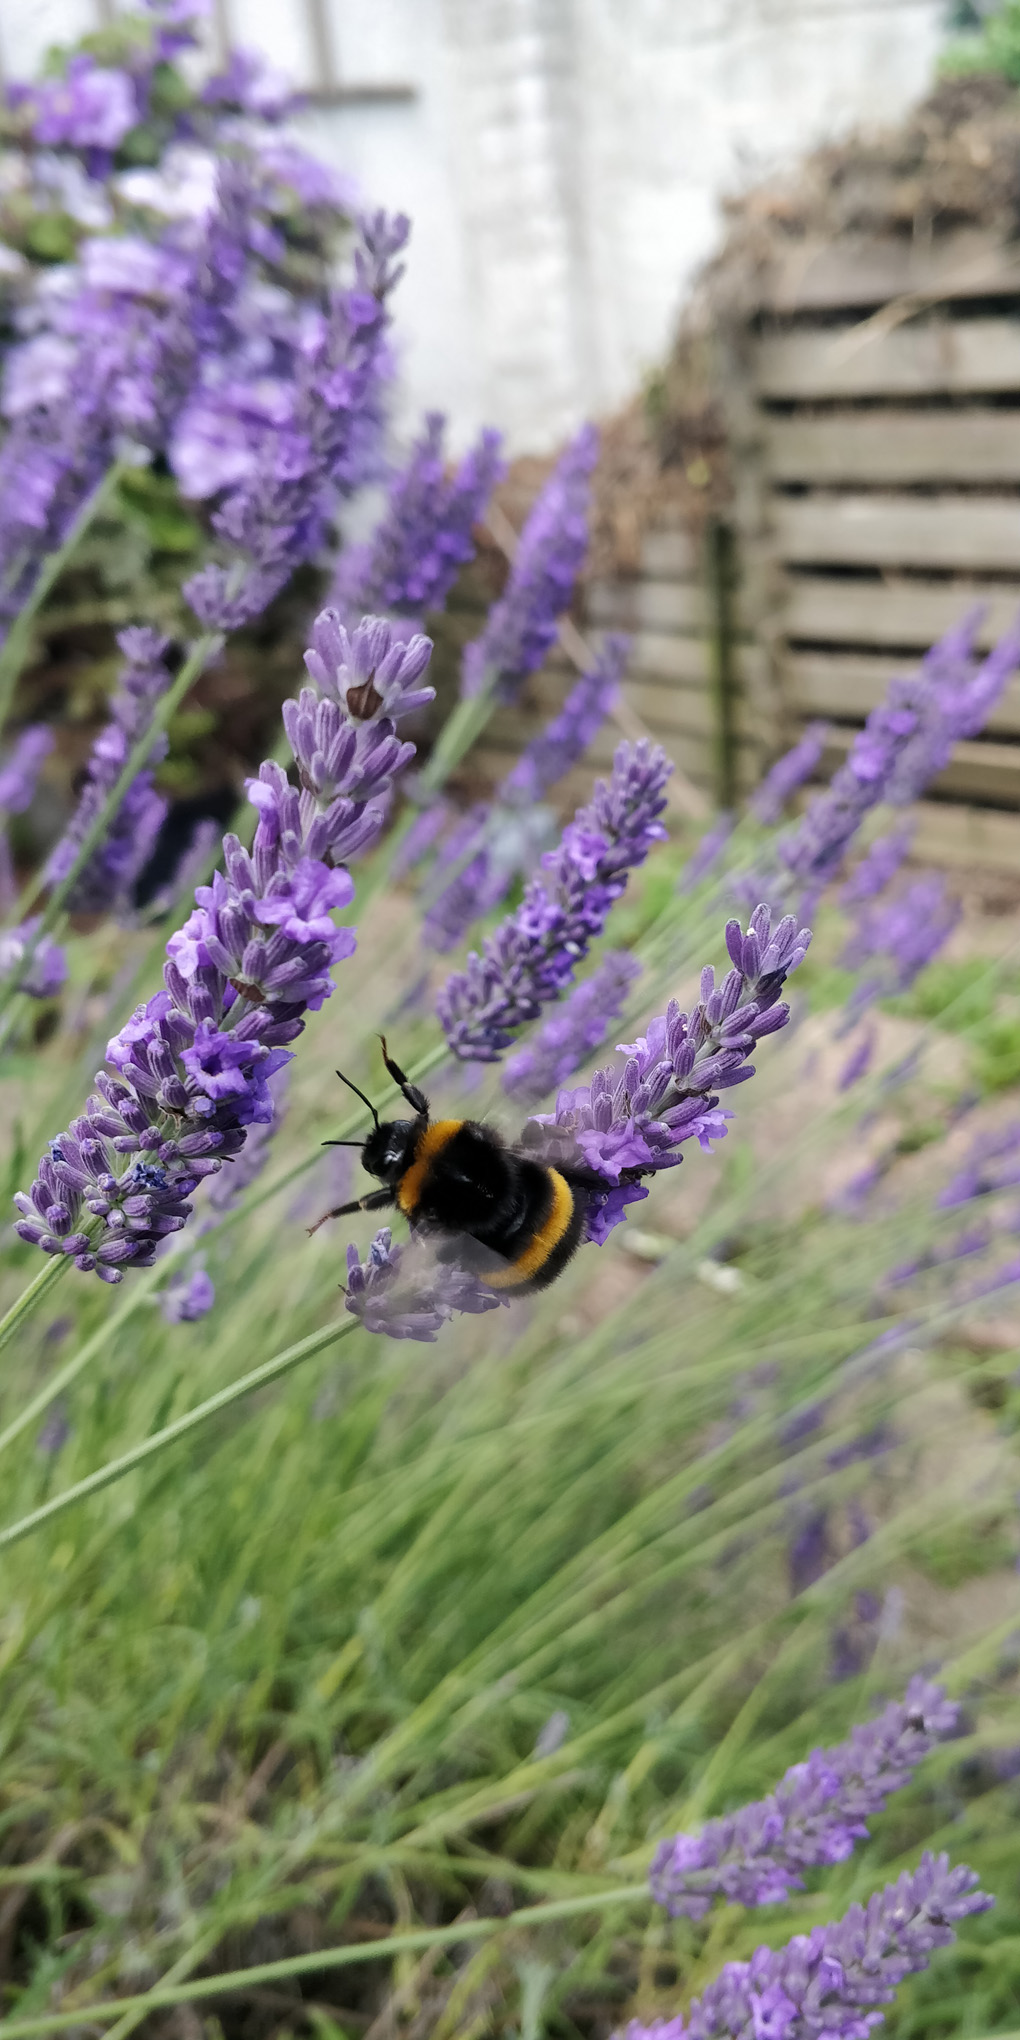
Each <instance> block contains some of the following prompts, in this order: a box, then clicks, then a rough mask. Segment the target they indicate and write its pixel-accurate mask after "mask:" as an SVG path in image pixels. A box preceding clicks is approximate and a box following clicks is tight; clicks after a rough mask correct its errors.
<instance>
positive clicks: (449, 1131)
mask: <svg viewBox="0 0 1020 2040" xmlns="http://www.w3.org/2000/svg"><path fill="white" fill-rule="evenodd" d="M463 1124H464V1121H463V1120H462V1119H432V1120H430V1121H429V1124H428V1126H427V1127H426V1128H425V1131H424V1133H423V1134H422V1137H421V1139H420V1141H419V1142H418V1145H417V1147H416V1148H415V1151H414V1160H413V1162H412V1163H411V1166H410V1168H409V1169H405V1170H404V1173H403V1175H402V1176H401V1178H400V1181H399V1183H398V1184H397V1203H398V1204H399V1206H400V1209H401V1211H402V1212H403V1214H404V1217H405V1218H413V1217H414V1214H415V1212H416V1211H417V1209H418V1205H419V1203H420V1202H421V1193H422V1191H423V1189H424V1188H425V1178H426V1176H427V1175H428V1172H429V1169H430V1167H431V1165H432V1163H433V1162H434V1161H435V1159H436V1156H437V1155H441V1154H442V1152H443V1149H444V1147H448V1146H449V1143H450V1141H451V1140H452V1139H453V1136H454V1134H455V1133H459V1132H460V1129H461V1127H462V1126H463Z"/></svg>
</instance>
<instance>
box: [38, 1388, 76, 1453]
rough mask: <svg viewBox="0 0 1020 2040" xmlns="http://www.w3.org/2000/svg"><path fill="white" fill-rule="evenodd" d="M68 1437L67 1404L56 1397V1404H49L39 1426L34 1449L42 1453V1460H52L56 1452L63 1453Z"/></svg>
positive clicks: (69, 1428)
mask: <svg viewBox="0 0 1020 2040" xmlns="http://www.w3.org/2000/svg"><path fill="white" fill-rule="evenodd" d="M70 1436H71V1425H70V1421H69V1418H68V1415H67V1404H66V1403H65V1402H64V1401H63V1399H62V1397H60V1396H58V1397H57V1400H56V1402H54V1403H51V1404H50V1407H49V1409H48V1411H47V1413H46V1416H45V1418H44V1420H43V1422H42V1424H41V1425H40V1426H39V1431H38V1434H37V1436H36V1441H35V1449H36V1451H37V1452H41V1453H42V1455H43V1458H44V1459H53V1458H55V1457H56V1455H57V1453H58V1452H62V1451H63V1449H64V1446H65V1445H66V1444H67V1441H68V1439H69V1437H70Z"/></svg>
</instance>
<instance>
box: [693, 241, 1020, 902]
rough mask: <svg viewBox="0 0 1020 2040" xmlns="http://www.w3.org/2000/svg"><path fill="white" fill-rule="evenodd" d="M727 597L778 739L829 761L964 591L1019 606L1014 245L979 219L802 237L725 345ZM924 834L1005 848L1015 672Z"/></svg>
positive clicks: (962, 845)
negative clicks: (949, 230)
mask: <svg viewBox="0 0 1020 2040" xmlns="http://www.w3.org/2000/svg"><path fill="white" fill-rule="evenodd" d="M723 352H724V362H725V372H724V382H725V385H726V396H725V403H726V408H727V412H728V417H729V429H730V438H731V450H732V455H733V471H734V474H735V476H736V479H737V500H736V506H735V523H736V529H737V534H738V543H739V549H740V553H741V558H742V566H743V575H744V588H743V596H742V604H743V615H744V619H745V621H746V623H747V624H748V626H749V627H750V628H751V630H752V631H753V634H754V636H755V638H756V640H757V643H758V646H759V648H760V656H761V660H762V665H761V667H760V669H759V670H758V687H757V708H758V715H757V729H758V734H759V737H760V738H761V737H762V736H764V734H765V733H766V732H767V731H768V729H769V725H770V724H771V726H772V741H771V745H770V748H771V749H772V751H773V752H775V751H778V750H779V749H781V748H782V746H783V745H784V744H785V743H787V742H789V741H792V740H793V739H794V738H795V737H796V735H797V734H798V732H799V731H800V729H801V728H802V727H803V725H804V723H805V722H806V721H807V720H809V719H810V718H813V717H816V716H824V717H826V718H829V719H831V721H832V724H833V735H832V743H831V747H830V751H829V755H828V757H827V759H826V760H825V761H824V762H825V765H826V766H827V767H830V768H831V766H832V765H833V764H835V763H836V762H837V759H838V757H839V755H840V754H841V753H842V752H845V750H846V748H847V746H848V745H849V743H850V742H851V741H852V737H853V732H854V730H855V729H857V728H859V727H860V724H861V722H862V721H863V719H864V717H865V715H866V714H867V713H868V711H869V710H870V709H871V708H873V707H874V706H875V704H876V703H877V702H878V701H879V700H880V698H881V696H882V694H883V691H884V689H885V686H886V684H887V682H888V680H889V678H890V677H891V676H892V675H893V674H894V673H896V672H901V671H904V670H909V668H910V666H912V665H913V664H915V663H916V661H917V659H918V657H919V656H920V655H921V654H922V653H923V652H924V651H925V650H926V649H927V647H928V646H929V645H930V644H931V643H932V641H933V640H934V639H936V638H938V637H939V636H941V634H942V633H943V632H944V631H946V630H947V629H949V627H950V626H951V625H952V624H954V623H955V622H957V621H958V619H959V618H960V617H961V616H962V615H963V614H964V612H965V611H966V610H967V609H968V608H970V607H971V606H972V605H973V604H977V603H984V604H986V605H987V613H986V616H985V619H984V622H983V624H982V627H981V638H980V641H981V643H982V644H983V645H985V646H987V645H990V644H991V643H993V642H994V640H995V639H996V637H998V636H999V635H1000V634H1001V633H1002V632H1003V631H1004V630H1005V629H1006V628H1007V626H1008V625H1009V624H1010V623H1011V622H1013V620H1014V619H1015V618H1016V616H1017V612H1018V610H1020V251H1018V249H1017V248H1016V246H1014V245H1003V244H1002V243H1001V242H999V241H996V240H995V239H993V238H992V237H991V236H990V235H985V234H982V233H980V232H977V231H968V232H966V233H964V232H961V233H958V234H955V235H944V236H943V237H942V238H941V239H940V240H938V241H934V242H932V243H930V244H929V245H928V246H927V247H926V248H920V249H919V248H917V247H916V246H915V245H912V244H911V243H909V242H908V241H907V240H906V239H903V240H896V239H894V238H893V237H891V236H890V237H889V238H888V239H883V240H874V241H869V240H865V239H860V240H856V241H854V242H850V243H848V242H847V241H846V240H845V239H844V240H841V241H838V242H836V243H827V244H821V245H816V246H813V247H812V246H810V245H803V246H801V247H800V248H798V249H797V251H796V253H795V254H791V255H790V256H789V257H788V258H787V259H786V260H785V262H784V263H783V264H781V265H777V266H775V267H774V268H773V271H772V275H771V280H770V282H769V285H768V288H767V290H763V291H762V292H761V294H760V296H759V300H758V302H757V303H756V304H754V305H753V306H752V307H751V308H750V309H749V311H748V313H747V315H746V318H745V319H744V320H743V322H742V323H741V324H739V325H736V326H733V325H731V326H730V328H729V329H728V338H727V344H726V345H725V347H724V350H723ZM917 847H918V851H919V852H920V853H921V854H923V855H924V856H925V857H929V858H933V859H935V860H938V861H943V862H973V863H981V864H986V865H998V866H1000V867H1003V866H1005V867H1012V868H1015V869H1020V680H1013V681H1012V682H1011V683H1010V685H1009V686H1008V688H1007V690H1006V692H1005V694H1004V696H1003V698H1002V700H1001V702H1000V704H999V707H998V708H997V709H996V711H995V712H994V714H993V715H992V717H991V718H990V721H989V723H988V726H987V730H986V732H985V734H984V735H982V736H981V737H980V738H978V739H976V740H974V741H969V742H962V743H960V744H959V745H958V747H957V750H956V752H955V754H954V757H953V760H952V762H951V764H950V765H949V767H948V769H947V770H946V771H945V772H944V773H943V774H942V775H941V776H940V778H939V779H938V780H937V781H936V783H935V785H934V786H933V788H932V798H931V799H930V800H926V801H925V802H924V803H923V804H922V809H921V822H920V828H919V837H918V845H917Z"/></svg>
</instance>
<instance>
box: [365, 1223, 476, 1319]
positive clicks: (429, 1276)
mask: <svg viewBox="0 0 1020 2040" xmlns="http://www.w3.org/2000/svg"><path fill="white" fill-rule="evenodd" d="M508 1302H509V1298H508V1297H505V1296H497V1295H496V1294H495V1292H494V1291H493V1290H491V1289H486V1288H484V1286H483V1285H482V1283H481V1282H480V1281H479V1280H478V1278H477V1276H475V1275H471V1274H469V1273H468V1271H467V1270H466V1269H464V1268H459V1267H458V1266H457V1265H456V1264H455V1263H453V1262H440V1261H436V1260H434V1259H433V1258H432V1257H431V1256H429V1255H428V1252H427V1248H426V1247H425V1244H424V1242H421V1241H414V1242H412V1244H411V1246H410V1247H395V1246H394V1245H393V1244H392V1238H391V1234H390V1230H389V1227H388V1226H384V1227H383V1229H382V1231H381V1232H377V1233H376V1236H375V1238H374V1240H373V1241H372V1244H371V1246H370V1247H369V1250H368V1259H367V1261H364V1262H362V1261H361V1260H360V1259H359V1257H358V1249H357V1247H355V1246H349V1247H348V1249H347V1309H348V1310H349V1311H351V1312H353V1314H354V1316H355V1317H356V1318H360V1320H361V1323H362V1324H363V1325H364V1327H365V1330H366V1331H367V1332H377V1333H380V1334H381V1335H382V1336H383V1337H385V1338H387V1339H421V1340H423V1341H425V1342H427V1343H428V1344H430V1345H431V1344H432V1342H433V1341H434V1340H435V1338H436V1335H437V1333H438V1332H439V1330H440V1328H441V1326H442V1325H444V1324H445V1323H446V1322H447V1320H448V1319H449V1318H451V1317H453V1316H454V1315H455V1313H460V1312H464V1311H468V1312H470V1313H471V1314H472V1315H477V1314H479V1313H480V1312H483V1311H488V1310H497V1309H498V1308H499V1306H500V1304H501V1303H508Z"/></svg>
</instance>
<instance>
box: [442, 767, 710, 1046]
mask: <svg viewBox="0 0 1020 2040" xmlns="http://www.w3.org/2000/svg"><path fill="white" fill-rule="evenodd" d="M672 769H673V768H672V765H671V764H670V761H669V759H668V758H667V757H666V754H665V752H664V751H662V750H661V749H660V748H659V746H658V745H657V744H649V743H648V742H647V741H642V742H641V743H638V744H621V745H620V747H619V749H618V751H617V753H616V758H615V760H614V763H613V773H612V778H611V779H610V780H609V781H608V783H607V782H606V781H605V780H599V781H598V783H597V785H596V787H595V793H594V796H593V798H592V800H591V802H590V803H589V805H588V806H587V807H583V808H579V809H578V811H577V813H576V815H575V816H574V819H573V821H572V822H571V823H570V824H569V825H568V827H567V828H566V829H565V830H564V832H563V836H562V839H561V841H560V845H559V848H558V849H556V850H552V851H550V852H549V853H548V854H547V855H546V857H545V858H544V859H543V863H544V864H545V866H546V869H547V871H548V874H549V883H548V884H546V883H545V882H544V880H543V879H542V878H534V879H532V881H531V884H530V885H529V886H528V888H527V890H526V892H525V895H524V898H523V900H522V901H521V904H520V906H519V907H518V908H517V911H516V913H514V914H511V915H510V916H509V917H508V918H507V920H505V921H504V922H503V923H502V924H501V926H500V927H499V928H498V929H497V930H496V932H495V934H494V935H490V936H489V937H488V938H487V940H486V942H485V944H484V946H483V949H482V953H481V955H480V956H479V955H478V954H477V953H476V952H474V951H473V952H472V954H471V955H470V956H469V957H468V959H467V963H466V965H465V967H464V969H463V971H454V972H453V973H452V975H451V976H450V977H448V978H447V980H446V983H445V985H444V986H443V989H442V991H441V993H440V995H439V999H438V1002H437V1008H436V1010H437V1012H438V1014H439V1019H440V1023H441V1025H442V1027H443V1031H444V1033H445V1035H446V1038H447V1041H448V1042H449V1044H450V1047H451V1049H452V1050H453V1053H454V1054H455V1055H458V1056H460V1057H461V1058H462V1059H463V1060H464V1061H467V1062H471V1061H474V1062H498V1060H499V1057H500V1054H501V1052H502V1050H503V1049H504V1048H507V1047H508V1046H509V1044H510V1042H511V1041H512V1039H513V1035H512V1033H511V1029H512V1028H514V1027H519V1026H521V1024H522V1023H523V1022H524V1021H525V1020H534V1019H536V1018H537V1017H538V1015H539V1013H540V1012H541V1010H542V1007H543V1006H545V1005H548V1004H549V1003H550V1001H551V1000H553V999H556V998H558V997H559V995H560V993H561V992H562V991H563V990H564V989H565V987H566V986H567V985H568V984H569V983H570V982H571V980H572V978H573V976H574V972H575V970H576V967H577V964H578V963H579V961H580V959H581V957H582V956H584V955H585V953H586V951H587V949H588V947H589V945H590V944H591V942H592V941H593V940H594V938H595V937H596V935H598V934H600V933H601V931H602V929H603V928H604V926H605V923H606V919H607V916H608V914H609V909H610V907H611V906H612V905H613V902H614V901H615V900H617V899H619V897H620V894H621V893H622V892H623V890H624V887H625V885H626V882H627V879H626V874H627V871H628V870H629V869H630V868H631V867H632V866H633V865H637V864H643V863H644V860H645V858H646V857H647V855H648V852H649V850H650V849H651V846H652V844H653V843H656V842H661V841H662V840H663V838H664V836H665V833H666V832H665V830H664V829H663V827H662V826H661V824H660V822H659V820H658V817H659V815H660V814H661V813H662V810H663V808H664V807H665V805H666V801H665V795H664V793H663V788H664V786H665V784H666V781H667V779H668V778H669V775H670V773H671V771H672Z"/></svg>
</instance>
